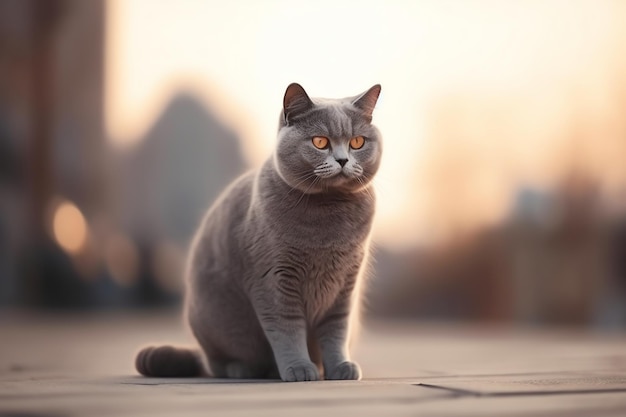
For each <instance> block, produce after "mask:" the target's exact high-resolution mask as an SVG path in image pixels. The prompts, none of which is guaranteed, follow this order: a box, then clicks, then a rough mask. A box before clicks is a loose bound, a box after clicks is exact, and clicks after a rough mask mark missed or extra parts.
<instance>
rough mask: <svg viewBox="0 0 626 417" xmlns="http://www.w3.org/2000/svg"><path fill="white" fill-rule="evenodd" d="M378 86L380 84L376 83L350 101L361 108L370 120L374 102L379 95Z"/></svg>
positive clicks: (374, 105)
mask: <svg viewBox="0 0 626 417" xmlns="http://www.w3.org/2000/svg"><path fill="white" fill-rule="evenodd" d="M380 88H381V87H380V84H376V85H375V86H373V87H372V88H370V89H369V90H367V91H366V92H364V93H363V94H361V95H359V96H357V97H356V98H355V99H354V100H353V101H352V104H353V105H354V107H356V108H357V109H359V110H361V112H362V113H363V115H364V116H365V117H366V118H367V119H368V120H369V121H372V113H374V107H376V102H377V101H378V96H379V95H380Z"/></svg>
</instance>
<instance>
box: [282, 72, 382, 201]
mask: <svg viewBox="0 0 626 417" xmlns="http://www.w3.org/2000/svg"><path fill="white" fill-rule="evenodd" d="M379 94H380V85H378V84H377V85H375V86H373V87H372V88H370V89H369V90H367V91H366V92H365V93H363V94H359V95H358V96H355V97H349V98H344V99H316V98H313V99H311V98H309V96H308V95H307V93H306V91H304V89H303V88H302V87H301V86H300V85H299V84H295V83H294V84H290V85H289V87H287V91H286V92H285V98H284V100H283V111H282V113H281V117H280V123H279V129H278V147H277V149H276V152H275V154H274V163H275V166H276V169H277V171H278V173H279V175H280V176H281V178H282V179H283V180H284V181H285V182H286V183H287V184H289V185H290V186H291V187H293V188H297V189H299V190H301V191H302V192H304V193H320V192H326V191H341V192H356V191H359V190H362V189H363V188H364V187H366V186H367V185H368V184H369V183H370V181H371V180H372V178H373V176H374V174H376V171H378V166H379V165H380V158H381V153H382V143H381V136H380V132H379V131H378V129H377V128H376V127H375V126H374V125H372V112H373V111H374V107H375V106H376V101H377V100H378V96H379Z"/></svg>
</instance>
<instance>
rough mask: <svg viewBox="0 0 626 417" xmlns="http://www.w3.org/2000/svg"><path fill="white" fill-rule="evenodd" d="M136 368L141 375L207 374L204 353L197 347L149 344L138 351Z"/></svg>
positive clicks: (183, 375) (189, 375)
mask: <svg viewBox="0 0 626 417" xmlns="http://www.w3.org/2000/svg"><path fill="white" fill-rule="evenodd" d="M135 368H136V369H137V371H138V372H139V373H140V374H141V375H145V376H156V377H193V376H203V375H205V373H206V372H205V369H204V364H203V361H202V354H201V353H200V351H199V350H197V349H190V348H183V347H174V346H148V347H145V348H143V349H141V350H140V351H139V353H137V357H136V358H135Z"/></svg>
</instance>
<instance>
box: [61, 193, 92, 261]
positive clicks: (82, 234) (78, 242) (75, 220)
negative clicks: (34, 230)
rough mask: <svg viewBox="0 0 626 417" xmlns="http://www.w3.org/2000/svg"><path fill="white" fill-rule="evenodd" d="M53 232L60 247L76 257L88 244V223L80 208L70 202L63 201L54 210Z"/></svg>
mask: <svg viewBox="0 0 626 417" xmlns="http://www.w3.org/2000/svg"><path fill="white" fill-rule="evenodd" d="M52 231H53V235H54V239H55V240H56V242H57V243H58V245H59V246H60V247H61V248H63V250H65V251H66V252H68V253H70V254H72V255H76V254H78V253H80V252H81V250H82V249H83V248H84V247H85V244H86V242H87V222H86V221H85V217H83V214H82V213H81V212H80V210H79V209H78V207H76V205H75V204H73V203H72V202H70V201H61V202H60V203H58V205H57V206H56V208H55V209H54V215H53V218H52Z"/></svg>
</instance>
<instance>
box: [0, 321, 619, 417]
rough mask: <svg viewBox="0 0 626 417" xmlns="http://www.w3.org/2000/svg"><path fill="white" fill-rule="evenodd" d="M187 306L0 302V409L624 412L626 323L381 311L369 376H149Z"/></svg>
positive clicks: (372, 332) (367, 350) (367, 344)
mask: <svg viewBox="0 0 626 417" xmlns="http://www.w3.org/2000/svg"><path fill="white" fill-rule="evenodd" d="M189 340H190V339H189V337H188V336H187V335H186V333H185V331H184V329H183V327H182V326H181V325H180V324H179V320H178V318H177V314H176V313H175V312H170V313H163V312H159V313H141V314H137V313H134V314H129V313H126V314H121V313H120V314H117V313H116V314H108V315H102V314H99V315H91V314H74V315H62V314H45V315H44V314H36V315H35V314H24V313H21V314H17V313H8V312H4V313H0V417H6V416H23V417H26V416H29V417H36V416H50V417H53V416H150V417H158V416H195V415H197V416H207V415H220V416H221V415H224V416H248V415H259V416H263V415H267V416H283V415H285V416H287V415H289V416H292V415H297V416H299V417H300V416H309V415H310V416H320V415H324V416H332V415H341V416H353V415H354V416H387V415H398V416H405V415H406V416H421V415H424V416H505V415H506V416H593V417H598V416H626V334H625V333H622V334H601V333H592V332H581V331H573V330H563V329H541V330H536V329H535V330H529V329H511V328H501V327H490V328H486V327H476V326H467V325H441V324H439V325H434V324H397V323H385V322H377V323H373V324H371V325H369V326H367V328H366V329H365V330H364V332H363V333H362V335H361V338H360V342H359V344H358V345H357V346H356V349H355V351H354V357H355V359H356V360H357V361H358V362H359V363H360V364H361V366H362V368H363V372H364V376H365V378H364V380H363V381H354V382H353V381H345V382H344V381H337V382H335V381H322V382H307V383H282V382H279V381H263V382H259V381H237V380H219V379H202V378H194V379H160V378H142V377H140V376H138V375H137V374H136V373H135V371H134V369H133V358H134V353H135V351H136V350H137V347H138V346H141V345H144V344H147V343H150V342H154V341H169V342H174V343H184V342H185V341H189Z"/></svg>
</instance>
